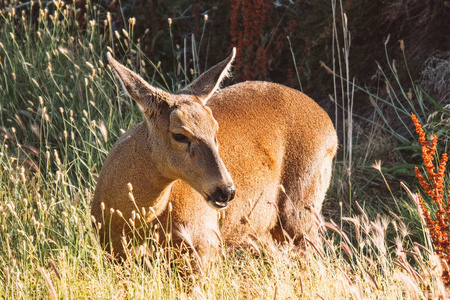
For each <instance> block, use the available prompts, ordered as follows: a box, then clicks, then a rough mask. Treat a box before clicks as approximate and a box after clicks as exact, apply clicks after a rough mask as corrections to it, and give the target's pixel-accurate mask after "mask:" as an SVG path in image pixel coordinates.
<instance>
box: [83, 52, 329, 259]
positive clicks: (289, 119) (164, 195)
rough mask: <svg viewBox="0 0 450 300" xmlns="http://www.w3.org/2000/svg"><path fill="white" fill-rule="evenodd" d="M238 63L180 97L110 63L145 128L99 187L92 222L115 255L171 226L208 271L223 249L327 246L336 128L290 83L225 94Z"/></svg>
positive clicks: (120, 149) (111, 158) (134, 133)
mask: <svg viewBox="0 0 450 300" xmlns="http://www.w3.org/2000/svg"><path fill="white" fill-rule="evenodd" d="M234 56H235V49H233V52H232V54H231V55H230V56H229V57H228V58H227V59H225V60H224V61H222V62H220V63H218V64H217V65H215V66H214V67H212V68H211V69H209V70H208V71H206V72H205V73H203V74H202V75H201V76H200V77H198V78H197V79H196V80H195V81H194V82H192V83H191V84H190V85H188V86H186V87H185V88H183V89H181V90H180V91H178V92H177V93H175V94H171V93H168V92H165V91H163V90H161V89H158V88H156V87H152V86H151V85H150V84H148V83H147V82H145V81H144V80H143V79H142V78H141V77H140V76H139V75H137V74H135V73H134V72H132V71H131V70H129V69H127V68H126V67H124V66H123V65H121V64H120V63H118V62H117V61H116V60H114V59H113V58H112V57H111V55H110V54H109V53H108V60H109V62H110V64H111V66H112V67H113V69H114V70H115V72H116V73H117V75H118V77H119V78H120V80H121V82H122V83H123V86H124V89H125V90H126V91H127V92H128V94H129V95H130V96H131V98H132V99H134V101H136V102H137V104H138V105H139V107H140V109H141V111H142V113H143V115H144V118H145V120H144V121H143V122H142V123H140V124H138V125H136V126H134V127H133V128H131V129H129V130H128V131H127V132H126V133H125V134H123V135H122V137H120V139H119V140H118V141H117V143H116V144H115V146H114V147H113V149H112V150H111V152H110V153H109V155H108V157H107V159H106V161H105V163H104V165H103V168H102V170H101V173H100V176H99V179H98V183H97V188H96V190H95V195H94V201H93V204H92V215H93V217H94V218H95V223H94V225H95V226H96V227H97V228H98V230H99V235H100V240H101V243H102V245H103V246H104V247H105V248H106V250H107V251H109V252H112V251H114V253H115V254H118V255H120V256H122V257H123V256H124V255H125V251H126V244H127V242H128V241H130V239H131V237H132V236H134V237H135V238H136V236H139V239H140V240H141V241H142V242H143V240H145V236H146V234H145V232H143V231H145V228H148V227H151V228H155V226H159V228H160V229H161V227H164V224H167V222H168V221H169V219H170V221H171V224H172V226H173V228H174V229H175V230H173V236H172V237H171V238H172V239H173V240H172V241H173V242H174V243H175V244H179V243H181V242H186V243H187V244H189V245H190V246H191V247H193V248H194V251H195V253H196V254H198V256H199V257H200V260H201V261H202V260H205V259H207V258H208V257H209V255H210V253H211V251H214V250H215V249H217V248H218V247H219V245H220V242H221V240H222V241H223V242H225V243H228V244H241V243H245V242H248V241H249V240H253V241H254V240H255V239H259V240H260V241H263V242H264V243H267V244H271V243H273V241H274V240H275V241H283V240H284V238H285V237H287V236H288V237H289V238H290V239H291V240H292V241H293V242H294V243H295V244H296V245H300V244H301V241H302V240H303V238H304V237H305V236H308V237H309V238H311V239H315V238H316V235H317V232H318V225H317V222H316V221H315V219H316V218H315V213H320V210H321V207H322V202H323V200H324V197H325V193H326V191H327V189H328V186H329V183H330V177H331V169H332V160H333V158H334V155H335V153H336V149H337V137H336V131H335V129H334V127H333V124H332V122H331V120H330V118H329V117H328V115H327V114H326V113H325V111H324V110H323V109H321V108H320V107H319V106H318V105H317V104H316V103H315V102H314V101H313V100H312V99H310V98H309V97H308V96H306V95H305V94H303V93H301V92H299V91H297V90H294V89H291V88H288V87H286V86H283V85H280V84H275V83H269V82H260V81H248V82H243V83H239V84H235V85H232V86H230V87H227V88H224V89H222V90H220V89H219V85H220V83H221V82H222V80H223V79H224V78H225V77H226V76H228V72H229V69H230V67H231V63H232V61H233V60H234ZM219 145H220V150H219ZM233 198H234V200H233ZM231 200H233V201H231ZM230 201H231V202H230ZM169 203H170V204H169ZM168 204H169V205H168ZM208 204H209V205H208ZM211 207H213V208H215V209H212V208H211ZM225 208H226V209H225ZM217 210H220V212H222V211H224V213H219V214H218V213H217ZM136 215H139V216H138V218H136ZM220 216H221V217H220ZM219 217H220V218H219ZM138 219H139V222H140V223H139V224H137V223H138V222H137V220H138ZM219 219H220V220H219ZM149 224H152V225H151V226H150V225H149ZM156 224H159V225H156ZM160 225H162V226H160ZM133 226H135V227H136V228H138V227H139V228H140V229H141V231H140V232H141V233H139V234H136V232H135V231H133V230H131V228H132V227H133Z"/></svg>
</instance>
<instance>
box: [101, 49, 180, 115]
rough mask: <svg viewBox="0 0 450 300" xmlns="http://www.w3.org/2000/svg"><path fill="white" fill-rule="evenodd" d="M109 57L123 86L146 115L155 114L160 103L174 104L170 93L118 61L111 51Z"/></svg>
mask: <svg viewBox="0 0 450 300" xmlns="http://www.w3.org/2000/svg"><path fill="white" fill-rule="evenodd" d="M107 58H108V61H109V63H110V64H111V66H112V67H113V69H114V71H115V73H116V75H117V77H118V78H119V79H120V81H121V83H122V86H123V88H124V89H125V91H126V92H127V93H128V95H130V97H131V98H132V99H133V100H134V101H135V102H136V103H137V104H138V105H139V107H140V108H141V110H142V112H143V113H144V115H146V116H151V115H153V113H154V112H156V110H158V109H160V107H161V105H160V104H163V103H167V104H168V105H169V106H172V103H170V94H169V93H167V92H165V91H163V90H161V89H159V88H156V87H154V86H151V85H150V84H149V83H147V82H146V81H145V80H144V79H143V78H142V77H141V76H139V75H138V74H136V73H134V72H133V71H131V70H130V69H128V68H127V67H125V66H124V65H122V64H120V63H119V62H118V61H116V60H115V59H114V58H113V57H112V55H111V53H109V52H108V54H107Z"/></svg>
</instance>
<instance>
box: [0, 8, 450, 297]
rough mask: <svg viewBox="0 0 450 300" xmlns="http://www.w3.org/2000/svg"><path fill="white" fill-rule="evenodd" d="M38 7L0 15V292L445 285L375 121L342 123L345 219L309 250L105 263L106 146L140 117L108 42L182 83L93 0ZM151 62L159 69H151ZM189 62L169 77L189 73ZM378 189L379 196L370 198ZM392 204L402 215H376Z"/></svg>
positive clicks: (339, 196) (235, 293) (165, 82)
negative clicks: (101, 229)
mask: <svg viewBox="0 0 450 300" xmlns="http://www.w3.org/2000/svg"><path fill="white" fill-rule="evenodd" d="M37 5H38V4H35V6H36V9H35V10H33V13H31V12H29V11H28V10H22V11H23V12H22V11H21V10H15V11H14V10H11V9H10V8H8V9H5V8H4V9H2V10H1V12H0V126H1V127H0V137H1V141H0V178H1V180H0V297H2V298H6V299H39V298H50V299H56V298H60V299H85V298H91V299H112V298H114V299H173V298H174V299H187V298H197V299H241V298H244V299H245V298H247V299H253V298H259V299H268V298H270V299H297V298H302V299H318V298H324V299H337V298H341V299H349V298H351V297H353V298H354V299H363V298H369V299H395V298H397V299H418V298H427V294H428V293H431V294H432V295H433V296H436V295H439V294H440V293H443V287H442V286H441V282H440V280H439V277H440V273H439V272H440V268H441V266H440V263H439V261H438V258H436V257H435V256H434V255H433V254H432V251H431V250H430V247H429V246H426V247H423V246H420V245H419V244H417V243H415V241H417V238H415V237H413V236H411V235H410V232H409V229H408V228H410V227H411V224H413V227H414V229H413V230H414V232H413V234H414V235H419V236H421V237H422V238H419V239H418V241H419V242H421V243H424V244H426V245H429V243H426V242H427V241H428V240H427V233H426V232H424V233H423V232H422V224H421V223H420V218H419V217H418V214H417V209H416V207H415V204H414V202H413V201H412V200H411V199H409V198H408V197H407V196H406V193H403V194H400V195H401V196H400V197H399V196H398V195H399V194H398V193H397V192H398V191H395V190H394V195H393V196H391V195H390V193H389V191H388V188H387V186H386V184H385V182H384V181H383V180H382V177H381V176H379V173H378V171H377V170H375V169H373V168H371V167H370V166H371V165H372V164H373V163H374V160H375V159H377V157H379V156H380V152H381V153H383V152H382V151H386V147H380V149H377V148H376V147H374V146H376V145H380V143H384V144H383V145H387V144H392V148H394V145H395V138H397V135H395V134H393V133H390V132H389V131H387V132H386V131H384V133H381V131H382V129H380V128H381V127H380V125H378V124H376V125H374V127H373V128H372V130H371V131H370V132H367V131H364V130H361V129H358V128H357V127H351V128H348V127H347V129H346V130H345V132H347V133H348V134H347V135H346V139H345V143H344V147H345V149H344V150H345V151H344V154H343V156H342V158H341V159H340V160H338V161H337V162H336V164H335V172H334V179H333V183H332V185H331V188H330V193H329V202H331V201H334V202H336V203H341V204H342V205H341V206H338V205H336V206H335V207H334V210H335V212H334V213H329V214H327V215H331V216H333V219H334V220H336V221H337V220H338V218H335V217H336V215H337V216H339V215H342V217H343V218H342V220H341V221H340V222H341V223H340V224H339V225H335V224H333V223H332V221H328V222H326V223H324V227H323V233H322V237H323V241H324V243H323V247H322V246H321V245H310V244H307V245H306V250H307V251H306V252H305V253H296V252H295V251H293V249H292V247H291V245H284V247H282V248H280V249H279V251H275V252H272V251H269V250H268V249H263V248H261V249H258V251H261V254H259V255H257V254H256V253H255V250H254V249H253V250H252V247H249V248H244V249H228V248H227V247H226V245H224V249H223V253H221V255H219V257H218V259H217V260H216V261H215V262H214V263H212V264H211V265H208V266H207V267H206V268H205V270H204V274H203V275H200V274H196V273H193V272H192V270H191V267H190V263H189V262H190V258H189V257H186V256H181V257H179V260H181V262H179V263H176V262H174V261H172V260H171V259H169V258H170V257H171V256H170V255H169V256H167V250H166V249H161V248H158V249H156V250H155V251H154V255H153V257H152V259H150V258H149V257H148V256H147V255H146V254H145V255H141V256H140V257H139V258H138V259H130V260H127V261H126V262H125V263H123V264H116V263H112V262H111V261H110V260H109V259H108V257H107V255H106V254H105V253H104V252H103V251H102V249H101V247H100V245H99V243H98V240H97V236H96V234H95V232H94V230H93V229H92V227H91V218H90V213H89V212H90V203H91V200H92V197H93V191H94V188H95V180H96V177H97V176H98V175H97V174H98V172H99V170H100V168H101V166H102V164H103V161H104V159H105V157H106V155H107V153H108V151H109V150H110V149H111V147H112V145H113V143H114V142H115V141H116V140H117V138H118V136H120V135H121V133H122V132H123V130H127V129H128V128H129V127H130V126H131V125H133V124H135V123H137V122H139V121H140V120H141V116H140V113H139V112H138V109H137V107H136V106H135V105H134V104H133V103H131V102H130V101H129V100H128V98H127V97H125V96H124V95H123V92H122V91H121V89H120V87H119V86H118V85H117V81H116V80H115V78H114V76H113V74H112V72H111V71H110V69H109V67H107V66H105V64H104V61H105V56H106V52H107V51H108V50H110V51H113V52H117V53H121V55H122V61H123V62H124V63H125V64H127V65H128V67H130V68H132V69H134V70H135V71H136V72H139V73H140V74H141V75H142V76H143V77H144V78H146V79H147V80H148V81H150V82H151V83H153V84H158V82H160V84H158V85H160V86H163V87H165V88H167V89H174V88H176V87H177V86H178V85H180V82H178V81H177V80H175V79H171V78H170V77H167V76H162V75H163V72H162V69H161V66H160V65H159V64H158V65H154V64H152V62H151V61H150V60H148V59H146V58H145V56H144V55H143V54H142V52H141V51H140V49H139V43H133V41H135V40H137V39H136V37H133V31H132V28H133V26H130V28H131V30H130V32H121V33H120V34H119V37H118V36H117V35H116V34H108V32H110V30H111V28H112V26H111V22H110V20H109V18H108V16H107V14H106V13H105V12H104V11H102V9H101V8H100V7H94V6H92V5H90V4H89V5H88V9H87V13H86V26H85V27H82V28H79V27H78V25H77V22H76V20H75V18H74V15H76V12H75V8H74V7H69V6H68V5H63V3H62V2H55V3H54V4H53V5H52V6H50V8H51V9H50V11H46V10H45V9H42V8H41V9H37ZM36 14H37V15H36ZM130 24H131V23H130ZM127 36H129V37H130V38H127ZM108 45H109V47H108ZM137 61H139V67H138V68H137V67H136V62H137ZM195 61H196V60H194V65H195V64H196V63H195ZM197 61H198V60H197ZM176 64H180V65H181V63H180V58H177V59H176ZM145 65H152V66H153V69H152V70H153V71H152V72H151V74H148V73H146V71H145V70H146V69H145V68H144V67H145ZM187 68H188V67H187V66H186V65H184V66H183V67H182V68H181V70H183V71H182V73H180V74H178V75H177V76H178V77H180V78H181V77H184V79H185V80H186V81H189V76H188V72H185V71H184V70H187ZM147 70H148V69H147ZM147 72H149V71H147ZM194 73H195V72H194ZM346 76H347V75H346ZM174 78H175V76H174ZM345 78H348V76H347V77H345ZM342 86H346V85H345V84H342ZM400 87H401V86H400ZM346 88H347V89H348V91H349V92H351V86H347V87H346ZM415 91H416V90H415ZM390 95H391V96H390V97H393V96H392V95H393V94H390ZM405 95H406V94H405ZM406 96H407V95H406ZM336 97H337V96H336ZM346 97H347V96H346ZM344 100H345V101H347V100H351V99H348V98H345V99H344ZM377 100H378V101H382V98H377ZM391 100H392V101H394V102H392V101H391V102H389V103H395V98H392V99H391ZM336 102H337V101H336ZM350 104H351V103H346V104H345V105H344V108H345V107H351V106H349V105H350ZM438 108H439V109H440V110H439V112H440V113H442V114H445V112H443V110H442V109H441V108H442V107H438ZM343 112H344V113H348V110H347V111H346V110H345V109H344V110H343ZM350 114H351V111H350ZM349 124H350V125H351V123H349ZM349 124H347V125H346V126H348V125H349ZM433 124H438V125H439V123H436V122H435V123H433ZM438 125H436V126H438ZM352 126H353V125H352ZM355 126H356V125H355ZM439 128H444V127H442V126H440V127H439ZM410 130H412V129H410ZM443 132H444V133H445V132H447V133H448V131H445V128H444V131H443ZM443 135H444V134H443ZM350 141H352V142H350ZM371 145H372V146H371ZM388 149H389V148H388ZM383 157H386V156H383ZM396 159H397V158H395V157H394V158H393V159H392V160H393V161H398V160H396ZM349 167H350V170H351V172H350V173H349V172H348V170H349ZM394 167H395V165H392V166H389V168H387V169H385V168H383V169H382V170H383V172H385V171H387V173H386V177H387V183H388V184H390V185H395V184H399V181H400V180H398V178H397V177H396V175H395V174H396V173H395V171H392V168H394ZM392 174H394V175H392ZM359 178H361V179H359ZM398 190H400V187H398ZM414 191H417V188H413V192H414ZM374 198H375V199H378V204H374V203H373V201H369V200H373V199H374ZM386 199H387V200H386ZM386 203H389V204H392V203H395V204H396V205H397V206H398V208H396V207H394V206H390V205H389V204H386ZM359 205H361V206H363V207H364V209H362V208H361V209H360V208H359V207H360V206H359ZM390 208H392V209H393V210H400V211H402V212H404V214H402V216H403V218H398V219H397V218H396V217H395V216H392V215H391V216H386V215H384V214H382V215H378V214H379V213H383V212H386V211H389V210H390ZM350 211H352V213H350ZM408 214H409V215H410V217H408ZM342 228H345V229H346V231H345V232H344V231H343V230H342ZM169 251H172V250H169ZM256 252H257V251H256Z"/></svg>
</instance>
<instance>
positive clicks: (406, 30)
mask: <svg viewBox="0 0 450 300" xmlns="http://www.w3.org/2000/svg"><path fill="white" fill-rule="evenodd" d="M330 3H331V1H328V0H327V1H322V0H320V1H307V0H297V1H292V0H276V1H262V0H250V1H248V0H230V1H217V0H205V1H198V0H197V1H183V0H178V1H161V0H156V1H152V0H126V1H121V2H118V1H113V2H101V3H100V4H102V5H103V6H104V7H105V8H106V9H107V10H109V11H110V12H111V13H112V14H113V20H114V24H115V26H116V27H117V30H120V28H121V27H124V26H127V22H124V21H123V20H124V18H125V20H127V19H128V18H129V17H136V19H137V22H136V28H135V32H136V37H141V43H142V48H143V49H144V52H145V54H146V55H147V56H148V57H149V58H150V59H152V60H153V61H156V62H157V61H161V62H163V66H166V67H167V68H169V66H171V65H172V61H173V52H172V40H170V39H169V38H168V36H169V32H168V31H169V26H168V23H167V20H168V18H172V20H173V23H172V31H173V33H174V36H173V42H174V43H175V44H176V45H178V46H179V48H178V49H177V50H178V52H179V53H178V55H182V53H185V52H186V53H188V54H189V53H191V39H192V35H194V36H195V39H196V40H197V42H198V41H199V40H200V38H201V37H202V35H203V38H202V44H201V45H200V46H201V50H200V52H201V53H200V70H202V71H203V70H205V69H206V68H207V67H208V66H212V65H213V64H215V63H217V62H218V61H220V60H221V59H223V58H224V57H226V55H227V54H228V53H229V52H230V49H231V47H232V46H237V47H238V56H237V60H236V64H235V71H234V74H235V76H234V79H235V80H236V81H242V80H255V79H257V80H269V81H273V82H279V83H282V84H285V85H288V86H291V87H294V88H297V89H299V88H300V86H299V83H298V80H297V77H296V70H295V69H297V71H298V73H299V75H300V80H301V84H302V87H303V90H304V92H305V93H307V94H308V95H310V96H311V97H313V98H314V99H316V100H318V101H319V102H323V101H324V100H327V99H328V96H327V95H328V94H329V93H330V92H331V90H332V89H331V87H332V80H331V76H329V74H327V73H326V72H325V71H324V69H322V68H320V62H321V61H323V62H324V63H325V64H327V65H328V66H330V65H331V62H332V58H333V57H332V51H331V47H332V45H331V43H332V36H331V34H332V29H333V19H332V18H333V14H332V11H331V4H330ZM337 5H338V9H337V11H338V13H337V16H336V21H337V26H338V27H339V26H341V15H340V13H339V11H340V9H339V3H338V4H337ZM342 6H343V11H344V12H345V13H346V15H347V19H348V25H349V30H350V32H351V36H352V39H351V50H350V72H351V75H352V76H355V78H356V80H357V82H358V83H359V84H360V85H361V86H368V87H371V88H377V87H378V85H379V82H377V78H378V77H377V70H378V69H377V65H376V63H375V61H378V62H379V63H380V64H381V65H382V66H385V65H386V57H385V49H384V42H385V40H386V38H387V37H388V36H390V42H389V44H388V52H389V54H390V58H391V59H396V61H397V63H398V64H397V69H398V70H399V72H403V75H406V74H405V71H404V68H402V61H403V59H402V57H401V55H402V54H401V52H400V49H399V41H400V40H404V42H405V48H406V50H405V51H406V53H407V60H408V64H409V67H410V70H411V73H412V75H413V78H414V79H415V80H416V82H418V83H421V84H423V85H425V86H426V87H428V88H429V92H430V93H431V95H432V96H434V97H436V99H437V100H442V98H445V97H447V98H448V95H447V93H448V84H449V80H448V79H449V74H445V75H446V78H445V80H444V82H443V83H444V85H445V86H447V88H444V87H443V84H442V82H441V83H440V84H438V82H436V81H435V80H436V78H434V77H433V75H432V74H430V72H433V71H436V69H438V68H439V66H440V65H441V64H443V63H446V64H448V60H449V58H450V52H449V50H450V5H449V2H448V1H444V0H434V1H431V0H429V1H422V0H388V1H386V0H384V1H380V0H359V1H355V0H346V1H343V3H342ZM206 14H207V15H208V21H207V23H206V26H205V30H204V31H203V26H204V15H206ZM146 29H149V31H148V33H147V34H144V32H145V30H146ZM339 32H341V30H338V34H339ZM287 37H289V38H290V41H291V47H290V46H289V43H288V40H287ZM185 40H186V45H187V47H185V46H184V45H185ZM291 51H293V54H294V57H295V58H296V63H294V62H293V59H292V54H291ZM168 72H169V71H168ZM360 98H364V99H360ZM365 100H367V97H364V96H362V95H361V97H356V98H355V101H356V102H359V101H365Z"/></svg>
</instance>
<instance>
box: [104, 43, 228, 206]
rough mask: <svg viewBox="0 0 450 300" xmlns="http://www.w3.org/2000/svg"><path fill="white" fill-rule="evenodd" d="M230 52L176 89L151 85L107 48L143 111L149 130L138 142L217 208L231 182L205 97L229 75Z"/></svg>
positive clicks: (166, 172) (164, 170) (162, 168)
mask: <svg viewBox="0 0 450 300" xmlns="http://www.w3.org/2000/svg"><path fill="white" fill-rule="evenodd" d="M235 52H236V51H235V49H233V52H232V54H231V55H230V56H229V57H228V58H227V59H225V60H224V61H222V62H220V63H218V64H217V65H215V66H214V67H212V68H211V69H209V70H208V71H206V72H205V73H203V74H202V75H201V76H200V77H198V78H197V79H196V80H195V81H194V82H192V83H191V84H190V85H188V86H187V87H185V88H183V89H182V90H180V91H178V92H177V93H176V94H171V93H168V92H165V91H163V90H161V89H159V88H156V87H153V86H151V85H150V84H148V83H147V82H146V81H145V80H144V79H142V78H141V77H140V76H139V75H137V74H136V73H134V72H133V71H131V70H129V69H128V68H126V67H125V66H123V65H121V64H120V63H118V62H117V61H116V60H114V59H113V58H112V57H111V55H110V54H109V53H108V60H109V62H110V64H111V65H112V67H113V68H114V70H115V71H116V73H117V75H118V77H119V78H120V80H121V82H122V84H123V86H124V88H125V90H126V91H127V92H128V94H129V95H130V96H131V98H132V99H133V100H134V101H136V102H137V104H138V105H139V107H140V109H141V111H142V113H143V115H144V117H145V120H146V123H147V127H148V132H149V134H148V136H146V137H143V139H145V141H143V142H145V143H146V145H148V151H149V154H150V156H149V157H151V159H152V161H153V165H154V166H155V167H156V168H157V171H158V172H159V173H160V174H161V175H162V176H164V177H166V178H169V179H181V180H183V181H185V182H186V183H188V184H189V185H190V186H192V187H193V188H194V189H195V190H197V191H198V192H199V193H200V194H201V195H202V196H203V197H204V198H205V199H206V200H207V202H208V204H210V205H211V206H212V207H214V208H216V209H219V208H224V207H226V206H227V205H228V202H229V201H231V200H232V199H233V198H234V195H235V188H234V185H233V181H232V179H231V177H230V174H229V173H228V171H227V169H226V167H225V165H224V163H223V161H222V159H221V158H220V156H219V144H218V141H217V130H218V124H217V122H216V120H215V119H214V117H213V115H212V111H211V109H210V108H209V107H208V106H207V102H208V99H209V98H210V97H211V95H212V94H213V93H214V92H215V91H216V90H217V89H218V87H219V85H220V83H221V81H222V80H223V79H224V78H225V77H226V76H227V75H228V71H229V69H230V67H231V63H232V61H233V59H234V56H235ZM149 171H150V172H151V171H152V170H149Z"/></svg>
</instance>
